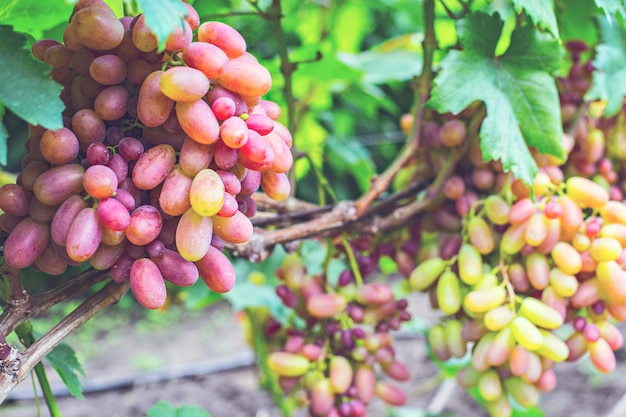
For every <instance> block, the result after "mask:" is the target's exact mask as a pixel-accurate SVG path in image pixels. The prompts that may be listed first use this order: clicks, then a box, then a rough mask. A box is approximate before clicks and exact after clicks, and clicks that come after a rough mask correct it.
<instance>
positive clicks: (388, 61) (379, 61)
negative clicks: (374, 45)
mask: <svg viewBox="0 0 626 417" xmlns="http://www.w3.org/2000/svg"><path fill="white" fill-rule="evenodd" d="M338 58H339V59H340V60H341V61H343V62H344V63H345V64H347V65H349V66H351V67H353V68H356V69H358V70H361V71H363V75H364V76H363V81H365V82H370V83H373V84H383V83H388V82H391V81H407V80H410V79H411V78H413V77H414V76H416V75H418V74H419V73H420V72H421V71H422V57H421V56H420V55H419V54H417V53H415V52H412V51H402V50H395V51H388V52H375V51H366V52H361V53H359V54H348V53H340V54H338Z"/></svg>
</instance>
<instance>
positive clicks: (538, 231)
mask: <svg viewBox="0 0 626 417" xmlns="http://www.w3.org/2000/svg"><path fill="white" fill-rule="evenodd" d="M547 236H548V218H547V217H546V216H545V215H544V214H543V213H541V212H539V213H535V214H533V215H532V216H530V218H529V219H528V222H527V223H526V228H525V229H524V241H525V242H526V243H527V244H528V245H530V246H539V245H541V244H542V243H543V241H544V240H546V237H547Z"/></svg>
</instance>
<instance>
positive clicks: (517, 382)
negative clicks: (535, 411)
mask: <svg viewBox="0 0 626 417" xmlns="http://www.w3.org/2000/svg"><path fill="white" fill-rule="evenodd" d="M504 387H505V389H506V391H507V392H508V393H509V394H510V395H511V397H513V399H514V400H515V401H517V402H518V403H519V404H520V405H522V406H523V407H532V406H533V405H535V404H537V402H538V401H539V390H538V389H537V388H536V387H535V386H533V385H531V384H529V383H528V382H525V381H523V380H522V379H521V378H517V377H513V378H508V379H506V380H505V381H504Z"/></svg>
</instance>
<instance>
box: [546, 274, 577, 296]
mask: <svg viewBox="0 0 626 417" xmlns="http://www.w3.org/2000/svg"><path fill="white" fill-rule="evenodd" d="M550 286H551V287H552V289H553V290H554V292H555V293H556V294H558V295H560V296H561V297H571V296H572V295H574V294H576V291H577V290H578V280H577V279H576V277H575V276H574V275H570V274H566V273H565V272H563V271H561V270H560V269H559V268H552V269H551V270H550Z"/></svg>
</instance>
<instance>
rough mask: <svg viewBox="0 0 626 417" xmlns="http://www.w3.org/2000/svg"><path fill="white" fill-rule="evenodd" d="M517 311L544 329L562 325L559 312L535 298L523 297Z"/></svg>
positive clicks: (561, 317)
mask: <svg viewBox="0 0 626 417" xmlns="http://www.w3.org/2000/svg"><path fill="white" fill-rule="evenodd" d="M518 313H519V315H520V316H523V317H526V318H527V319H528V320H530V321H532V322H533V323H534V324H536V325H537V326H539V327H543V328H544V329H557V328H559V327H561V326H562V325H563V316H561V313H559V312H558V311H557V310H555V309H554V308H552V307H550V306H548V305H547V304H545V303H544V302H543V301H540V300H537V299H536V298H532V297H526V298H524V301H522V304H521V305H520V307H519V310H518Z"/></svg>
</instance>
